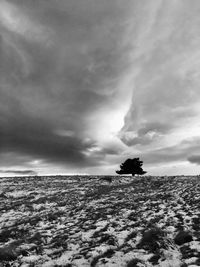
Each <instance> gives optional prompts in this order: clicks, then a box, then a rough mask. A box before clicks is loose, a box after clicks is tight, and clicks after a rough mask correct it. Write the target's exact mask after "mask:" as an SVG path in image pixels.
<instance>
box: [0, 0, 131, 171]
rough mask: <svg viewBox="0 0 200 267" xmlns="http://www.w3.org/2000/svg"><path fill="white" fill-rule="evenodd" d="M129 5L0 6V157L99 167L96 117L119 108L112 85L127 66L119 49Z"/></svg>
mask: <svg viewBox="0 0 200 267" xmlns="http://www.w3.org/2000/svg"><path fill="white" fill-rule="evenodd" d="M129 6H130V3H129V1H126V4H124V3H123V5H122V4H121V2H120V1H118V0H117V1H115V2H113V1H104V0H103V1H101V2H99V1H97V0H95V1H91V0H82V1H72V0H70V1H63V0H61V1H51V0H50V1H44V0H41V1H23V0H17V1H12V0H10V1H2V2H1V3H0V28H1V36H0V84H1V85H0V114H1V115H0V155H1V157H2V158H3V155H5V157H6V158H7V159H8V158H9V157H10V159H9V161H10V163H12V164H13V163H14V162H16V164H19V163H20V161H19V160H18V159H17V158H19V157H20V160H21V161H23V160H24V156H26V158H27V159H29V160H30V161H31V160H34V158H35V159H39V160H42V161H43V162H52V163H61V164H65V163H66V164H67V165H69V166H77V167H83V166H92V165H95V164H99V162H98V161H99V160H100V158H102V157H103V156H104V155H105V153H107V152H106V151H104V153H99V154H98V153H97V152H95V149H93V150H92V148H93V147H96V142H97V141H98V140H96V137H95V133H96V131H97V130H96V128H97V127H98V124H99V121H98V120H96V119H95V116H96V115H98V113H99V112H101V113H102V115H103V116H104V111H103V110H104V108H105V110H107V111H108V110H113V109H114V108H115V109H116V108H117V104H116V99H117V95H118V93H119V92H118V89H117V85H118V82H119V80H120V79H121V77H123V75H124V73H125V71H126V69H127V68H128V66H129V62H128V55H129V53H130V47H129V44H128V43H127V42H125V41H124V42H121V40H122V39H124V37H125V33H126V27H127V25H126V23H125V22H126V20H127V16H128V14H129V13H130V9H129ZM123 36H124V37H123ZM124 40H125V39H124ZM105 112H106V111H105ZM98 118H100V117H99V116H98ZM88 151H89V153H88ZM91 151H94V152H91ZM13 156H15V159H13ZM2 162H5V160H2ZM25 163H26V160H25V161H24V164H25ZM21 164H23V162H21Z"/></svg>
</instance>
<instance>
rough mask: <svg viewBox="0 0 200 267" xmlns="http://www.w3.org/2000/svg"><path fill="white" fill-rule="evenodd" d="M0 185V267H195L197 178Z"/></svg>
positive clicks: (199, 260)
mask: <svg viewBox="0 0 200 267" xmlns="http://www.w3.org/2000/svg"><path fill="white" fill-rule="evenodd" d="M112 179H113V181H112V183H109V181H105V180H103V179H102V177H92V176H91V177H90V176H76V177H64V176H57V177H55V176H54V177H20V178H0V266H6V267H9V266H22V267H25V266H26V267H28V266H31V267H33V266H43V267H51V266H52V267H53V266H57V267H58V266H65V267H70V266H91V267H94V266H106V267H114V266H119V267H123V266H126V267H134V266H140V267H142V266H161V267H170V266H171V267H179V266H181V267H186V266H191V267H194V266H200V177H141V178H139V177H138V178H131V177H112Z"/></svg>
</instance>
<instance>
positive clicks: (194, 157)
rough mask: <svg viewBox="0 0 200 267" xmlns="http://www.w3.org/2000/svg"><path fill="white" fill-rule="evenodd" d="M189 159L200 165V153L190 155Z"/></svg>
mask: <svg viewBox="0 0 200 267" xmlns="http://www.w3.org/2000/svg"><path fill="white" fill-rule="evenodd" d="M188 161H189V162H191V163H195V164H198V165H200V155H192V156H190V157H188Z"/></svg>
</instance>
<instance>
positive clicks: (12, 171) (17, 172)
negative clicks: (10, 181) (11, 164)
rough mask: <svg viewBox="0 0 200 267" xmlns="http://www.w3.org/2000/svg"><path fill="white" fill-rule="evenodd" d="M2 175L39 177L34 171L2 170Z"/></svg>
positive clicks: (0, 171)
mask: <svg viewBox="0 0 200 267" xmlns="http://www.w3.org/2000/svg"><path fill="white" fill-rule="evenodd" d="M0 173H1V174H5V175H9V174H12V175H30V176H34V175H37V173H36V172H35V171H32V170H21V171H19V170H0Z"/></svg>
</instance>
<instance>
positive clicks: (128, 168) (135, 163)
mask: <svg viewBox="0 0 200 267" xmlns="http://www.w3.org/2000/svg"><path fill="white" fill-rule="evenodd" d="M142 165H143V161H141V160H140V159H139V158H133V159H127V160H126V161H125V162H124V163H122V164H121V165H120V170H117V171H116V173H117V174H132V176H134V175H135V174H139V175H143V174H145V173H146V172H145V171H144V170H143V169H142Z"/></svg>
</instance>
